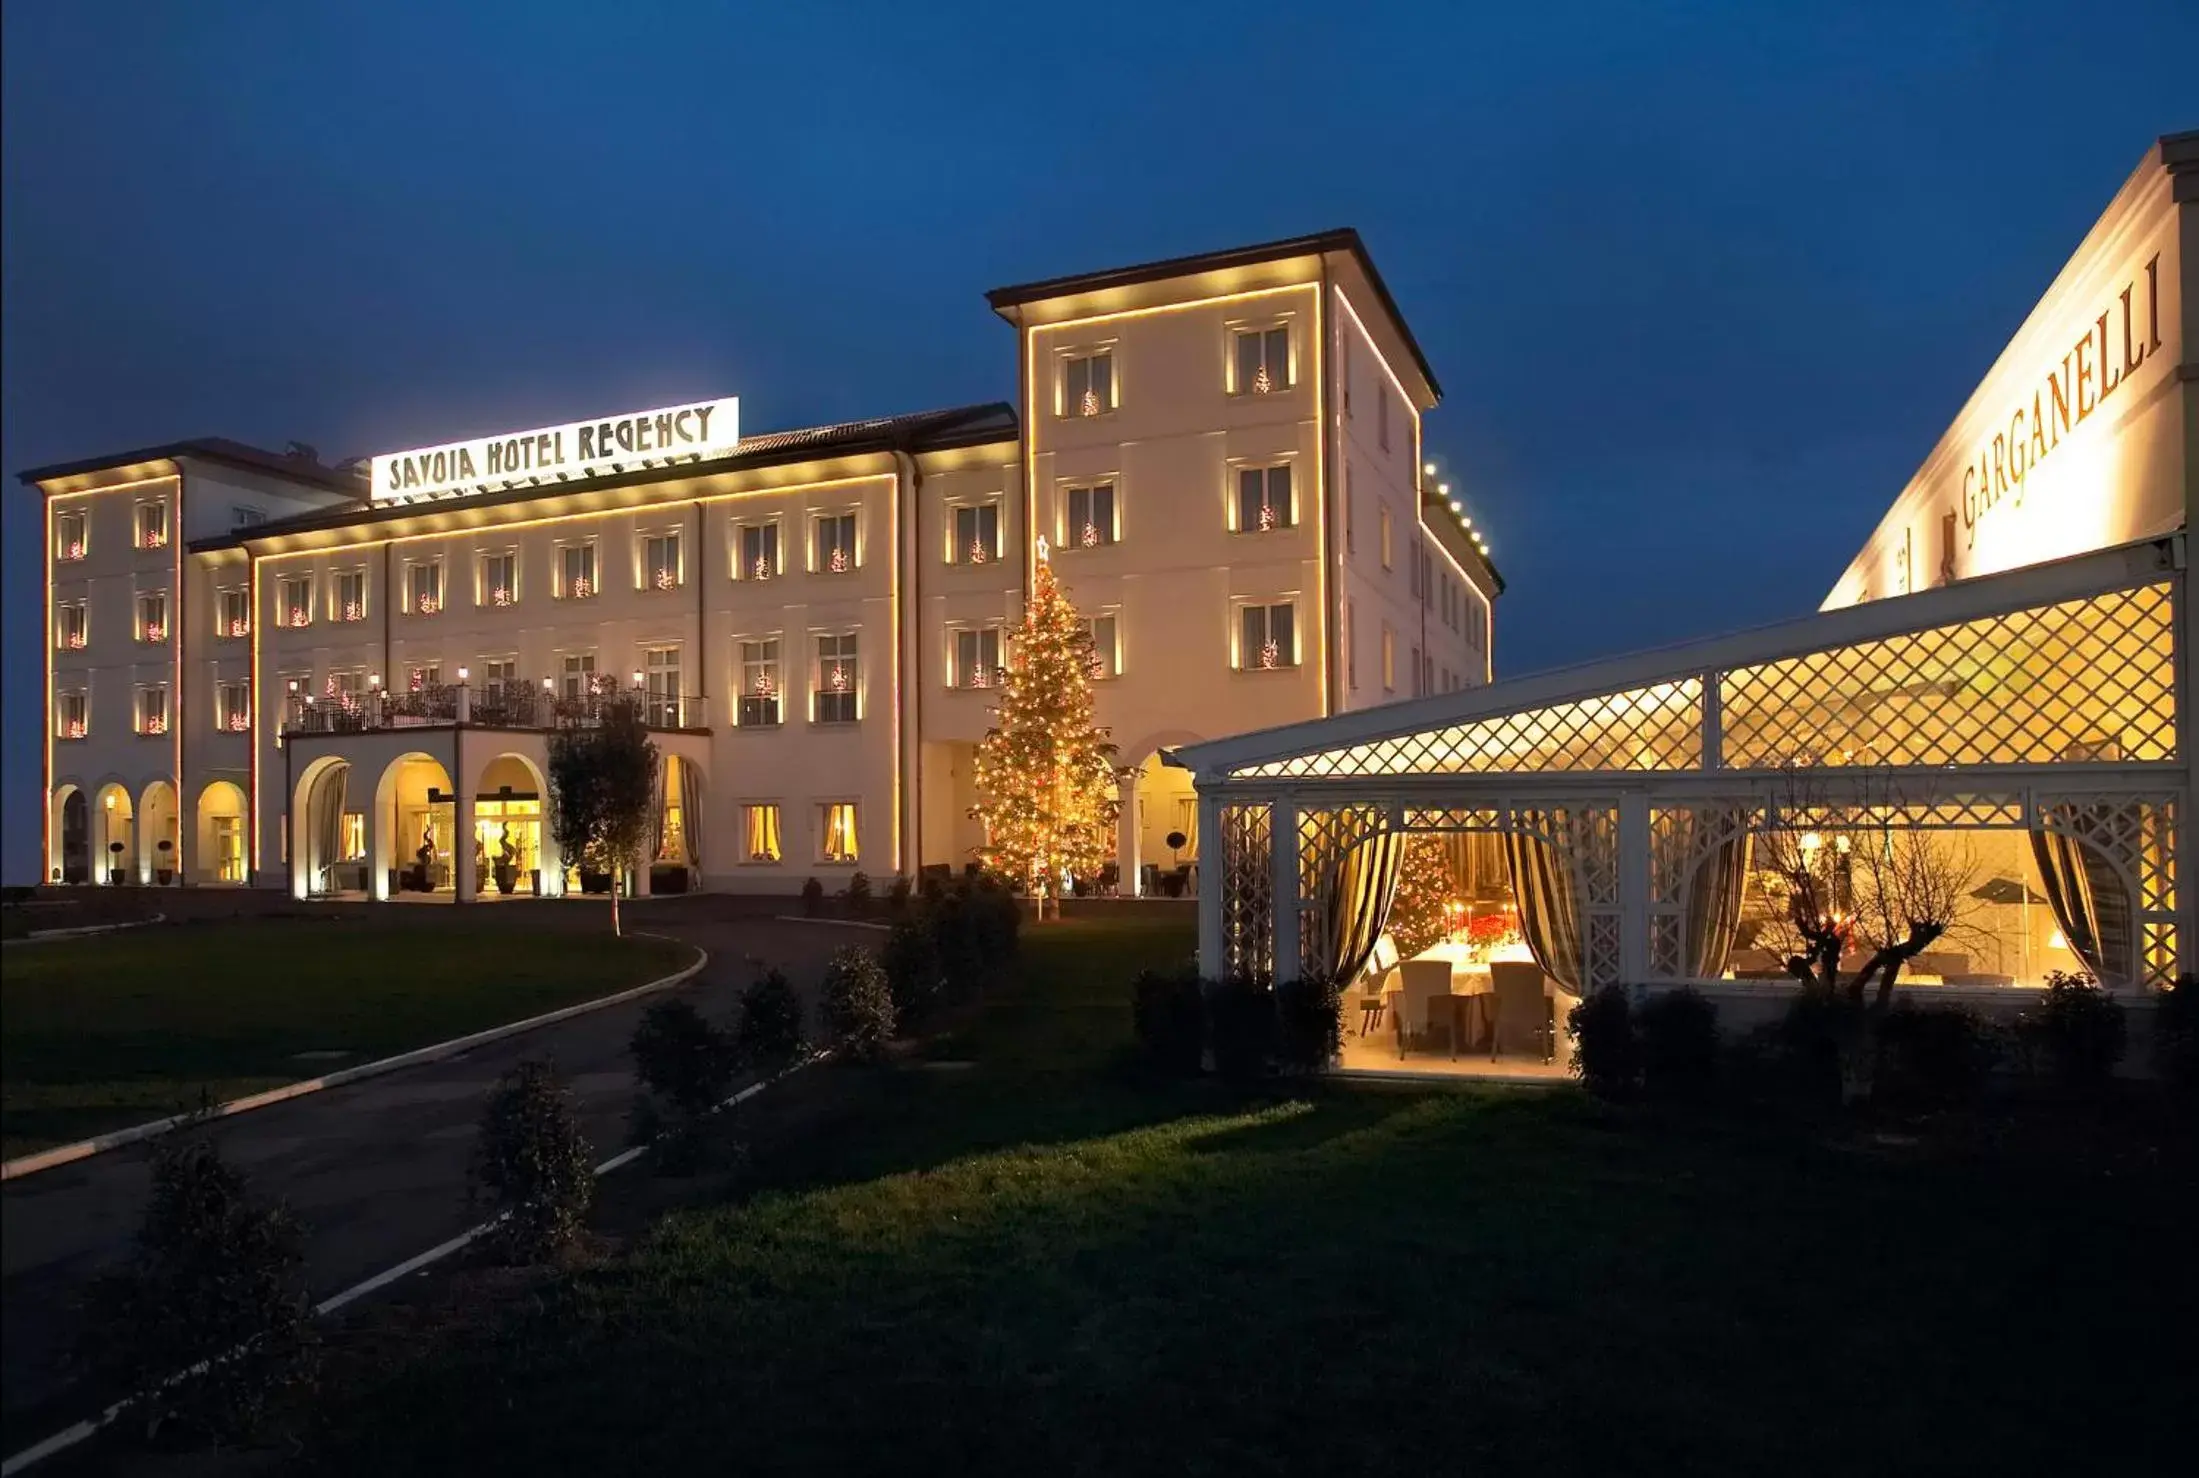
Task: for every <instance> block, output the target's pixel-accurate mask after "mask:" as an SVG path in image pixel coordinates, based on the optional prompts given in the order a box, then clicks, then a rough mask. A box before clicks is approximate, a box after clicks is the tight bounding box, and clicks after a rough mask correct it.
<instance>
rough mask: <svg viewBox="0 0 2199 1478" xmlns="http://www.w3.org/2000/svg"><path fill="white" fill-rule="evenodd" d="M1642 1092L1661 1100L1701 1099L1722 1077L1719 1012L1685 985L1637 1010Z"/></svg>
mask: <svg viewBox="0 0 2199 1478" xmlns="http://www.w3.org/2000/svg"><path fill="white" fill-rule="evenodd" d="M1634 1037H1635V1052H1636V1054H1637V1057H1638V1060H1639V1062H1640V1065H1641V1075H1642V1089H1643V1091H1644V1092H1646V1093H1648V1094H1650V1095H1651V1096H1653V1097H1657V1098H1670V1099H1680V1098H1701V1097H1702V1096H1703V1095H1705V1094H1706V1093H1708V1092H1709V1091H1710V1088H1711V1085H1712V1084H1713V1083H1714V1082H1715V1081H1716V1079H1717V1077H1718V1008H1717V1007H1716V1006H1713V1005H1712V1004H1711V1003H1710V1002H1709V1001H1708V1000H1706V999H1705V998H1704V997H1703V995H1702V993H1701V992H1699V991H1693V990H1689V989H1688V988H1687V987H1685V986H1682V987H1680V988H1679V989H1677V990H1668V991H1662V992H1659V993H1658V994H1656V995H1653V996H1651V997H1650V998H1649V999H1648V1000H1646V1001H1644V1002H1642V1004H1641V1005H1640V1006H1639V1007H1638V1008H1636V1009H1635V1012H1634Z"/></svg>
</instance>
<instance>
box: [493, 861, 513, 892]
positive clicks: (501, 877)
mask: <svg viewBox="0 0 2199 1478" xmlns="http://www.w3.org/2000/svg"><path fill="white" fill-rule="evenodd" d="M495 877H496V891H497V892H499V893H507V894H508V893H510V892H511V891H512V890H513V889H514V888H516V887H518V886H519V868H518V867H517V866H516V865H515V864H513V863H509V862H499V863H498V864H496V869H495Z"/></svg>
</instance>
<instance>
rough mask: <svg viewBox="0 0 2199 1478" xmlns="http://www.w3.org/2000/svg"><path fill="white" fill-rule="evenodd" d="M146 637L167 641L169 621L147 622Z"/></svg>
mask: <svg viewBox="0 0 2199 1478" xmlns="http://www.w3.org/2000/svg"><path fill="white" fill-rule="evenodd" d="M145 639H146V640H147V641H166V640H167V639H168V623H167V622H165V621H148V622H146V623H145Z"/></svg>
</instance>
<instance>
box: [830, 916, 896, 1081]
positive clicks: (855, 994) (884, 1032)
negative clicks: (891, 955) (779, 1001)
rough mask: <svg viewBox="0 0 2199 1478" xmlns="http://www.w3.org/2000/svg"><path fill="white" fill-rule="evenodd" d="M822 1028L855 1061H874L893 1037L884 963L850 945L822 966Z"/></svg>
mask: <svg viewBox="0 0 2199 1478" xmlns="http://www.w3.org/2000/svg"><path fill="white" fill-rule="evenodd" d="M824 1013H825V1029H826V1030H827V1031H829V1032H830V1033H831V1034H832V1045H833V1046H834V1047H836V1048H837V1049H838V1050H840V1051H841V1052H843V1053H845V1054H846V1055H847V1056H849V1057H851V1058H853V1059H855V1060H856V1061H857V1062H875V1061H877V1060H878V1058H879V1057H880V1056H881V1055H883V1054H884V1052H885V1050H886V1043H887V1042H889V1041H891V1040H892V1039H893V1027H894V1009H893V987H892V985H891V984H890V983H889V982H888V981H887V979H886V971H885V967H884V966H882V965H880V964H879V963H878V958H877V956H875V955H873V954H872V953H871V952H870V951H869V950H867V949H858V948H856V947H855V946H853V945H849V946H848V947H847V948H845V949H842V950H841V951H840V952H839V953H838V954H835V955H834V956H833V957H832V959H831V961H830V962H829V963H827V964H826V966H825V979H824Z"/></svg>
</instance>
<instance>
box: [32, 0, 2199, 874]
mask: <svg viewBox="0 0 2199 1478" xmlns="http://www.w3.org/2000/svg"><path fill="white" fill-rule="evenodd" d="M1194 11H1195V12H1196V14H1195V15H1194V14H1193V13H1192V12H1194ZM1347 15H1348V16H1350V17H1351V19H1350V20H1349V21H1348V22H1345V21H1340V20H1339V19H1338V17H1342V16H1347ZM4 16H5V19H4V28H5V29H4V37H0V41H4V49H0V57H4V68H5V95H4V120H0V148H4V151H5V194H4V202H0V205H4V215H0V222H4V232H5V304H4V309H5V311H4V315H0V324H4V335H5V345H4V356H5V357H4V365H0V394H4V405H0V469H4V470H5V473H6V479H7V481H6V487H7V489H8V492H7V494H6V497H5V504H6V524H5V535H6V541H5V547H6V561H7V563H6V568H5V582H4V591H5V639H6V644H7V645H6V653H5V664H4V666H5V684H6V686H5V706H6V712H7V723H6V725H5V727H4V730H0V734H4V751H5V786H6V789H5V798H6V827H5V838H4V855H5V870H6V876H7V880H8V881H10V882H19V881H28V880H29V879H30V878H31V877H32V876H34V875H35V871H36V861H35V858H36V838H37V835H38V825H37V820H36V816H37V806H38V779H39V767H38V745H39V742H40V734H39V720H38V717H37V714H38V712H39V692H38V683H39V672H40V658H39V646H38V643H39V641H40V640H41V639H42V633H41V630H40V615H39V612H40V589H41V586H40V581H41V574H40V563H41V558H42V552H41V549H40V542H41V541H40V539H39V537H38V532H37V530H38V523H37V518H36V497H35V494H33V493H32V492H30V491H29V490H27V489H24V488H22V487H20V486H19V485H18V484H17V483H16V482H15V474H16V473H17V472H19V471H21V470H22V469H23V468H26V467H31V466H36V465H39V464H41V463H47V462H53V461H60V460H66V459H75V458H79V457H88V456H93V455H96V454H100V453H105V452H111V451H117V450H122V449H125V448H129V447H135V446H144V445H149V444H153V443H157V442H162V441H167V440H171V439H176V438H182V437H188V436H202V435H222V436H231V437H236V438H238V439H240V440H244V441H249V442H253V443H256V444H258V445H262V446H266V447H271V448H278V449H279V448H280V447H281V446H282V445H283V444H284V442H286V441H288V440H293V439H295V440H300V441H305V442H309V443H311V444H313V445H314V446H316V447H318V448H319V449H320V451H321V454H322V457H323V460H325V461H330V462H333V461H335V460H336V459H338V458H340V457H345V456H351V455H356V454H362V453H371V452H374V451H381V450H391V449H395V448H401V447H407V446H415V445H421V444H425V443H430V442H438V441H446V440H451V439H454V438H458V437H462V436H470V435H475V434H480V433H486V432H489V431H495V430H501V429H513V428H522V427H528V426H535V425H546V424H550V423H554V422H562V421H568V420H573V419H576V418H579V417H581V416H585V415H590V414H594V413H599V412H610V411H617V410H630V409H633V408H636V407H640V406H649V405H658V404H665V403H669V402H674V401H681V400H688V399H698V398H703V397H708V396H714V395H721V394H738V395H739V396H741V397H742V401H743V404H742V407H741V410H742V422H743V425H744V426H745V427H748V428H750V429H752V430H755V431H763V430H770V429H776V428H780V427H788V426H800V425H809V424H814V423H817V422H822V421H831V420H837V419H844V418H849V417H855V416H864V415H876V414H884V413H889V412H896V411H906V410H913V409H918V408H922V407H928V406H940V405H952V404H958V403H962V402H968V401H978V400H990V399H995V398H1000V399H1012V398H1013V396H1014V373H1015V371H1014V366H1015V340H1014V336H1013V334H1012V332H1011V331H1010V330H1009V329H1008V328H1007V326H1006V325H1004V324H1002V323H1000V322H999V321H998V320H997V319H995V318H994V317H993V316H992V315H991V314H990V312H989V311H988V310H987V309H986V306H985V303H984V299H983V296H982V295H983V293H984V291H985V290H986V289H987V288H990V287H995V286H999V285H1001V284H1004V283H1010V282H1019V281H1024V280H1028V279H1032V278H1037V277H1045V276H1051V275H1056V274H1060V273H1066V272H1073V271H1081V270H1086V269H1093V268H1100V267H1108V266H1116V265H1121V264H1125V263H1130V262H1136V261H1143V260H1148V259H1151V258H1156V257H1164V256H1171V255H1176V254H1179V253H1185V252H1192V251H1202V250H1207V249H1211V248H1217V247H1224V246H1231V245H1236V244H1241V243H1245V242H1251V241H1259V240H1265V239H1269V238H1274V237H1281V236H1290V235H1296V234H1299V233H1303V232H1308V231H1314V230H1319V229H1324V228H1327V227H1331V226H1341V225H1351V226H1356V227H1358V228H1359V230H1360V232H1361V233H1362V234H1363V235H1364V236H1365V238H1366V240H1367V243H1368V245H1369V247H1370V249H1371V250H1372V252H1373V254H1374V257H1375V260H1376V262H1377V263H1378V264H1379V265H1380V267H1381V269H1382V272H1383V274H1384V276H1385V277H1386V278H1387V279H1388V281H1389V284H1390V286H1391V289H1392V290H1393V291H1394V292H1395V294H1396V296H1397V298H1398V301H1399V302H1400V304H1401V305H1402V307H1403V309H1404V311H1405V313H1406V315H1407V316H1408V318H1409V319H1410V320H1411V322H1412V324H1413V326H1414V329H1415V331H1416V332H1417V333H1418V335H1419V337H1420V340H1421V342H1422V344H1423V345H1424V346H1425V348H1426V350H1427V352H1428V355H1429V357H1430V359H1431V360H1432V361H1433V363H1434V365H1435V367H1436V371H1437V374H1438V375H1439V376H1440V377H1441V378H1442V380H1443V382H1444V385H1445V387H1446V389H1447V391H1448V398H1447V399H1446V401H1445V402H1444V404H1443V406H1442V407H1441V408H1440V409H1439V410H1438V411H1436V412H1435V414H1434V415H1433V416H1432V417H1431V418H1430V421H1429V434H1428V446H1429V448H1430V450H1431V451H1433V452H1435V453H1437V454H1439V455H1441V456H1442V457H1443V458H1444V459H1445V460H1446V461H1447V462H1448V463H1449V465H1450V466H1451V467H1452V468H1453V469H1455V473H1456V476H1455V477H1454V483H1456V484H1463V487H1464V490H1465V492H1464V496H1465V499H1466V501H1467V503H1468V505H1469V512H1471V513H1472V514H1473V515H1474V517H1475V519H1476V521H1477V523H1478V524H1480V525H1481V526H1483V527H1485V528H1486V529H1488V530H1489V531H1490V541H1491V552H1492V554H1493V555H1494V557H1495V558H1496V561H1497V563H1498V565H1499V567H1500V568H1501V569H1502V570H1503V572H1504V575H1505V577H1506V579H1507V580H1508V581H1509V582H1510V590H1509V592H1508V593H1507V594H1506V595H1505V597H1504V598H1503V600H1502V601H1501V602H1500V603H1499V605H1498V612H1497V664H1498V671H1499V675H1500V676H1502V675H1511V674H1518V673H1521V672H1526V671H1529V670H1532V669H1534V668H1538V667H1545V666H1549V665H1552V664H1556V663H1563V662H1571V661H1576V660H1580V659H1584V658H1588V657H1594V656H1599V655H1605V654H1610V653H1613V652H1618V651H1623V650H1629V649H1633V648H1639V647H1643V646H1650V645H1658V644H1662V643H1666V642H1670V641H1676V640H1681V639H1684V638H1687V637H1691V636H1698V635H1704V634H1708V633H1711V632H1716V631H1721V630H1727V629H1731V628H1734V627H1738V626H1745V625H1753V624H1758V623H1761V622H1764V621H1767V620H1773V619H1777V618H1780V617H1784V616H1789V615H1794V614H1798V613H1802V612H1806V611H1809V610H1812V609H1814V608H1815V607H1816V605H1817V603H1818V601H1819V600H1820V599H1821V598H1822V597H1823V595H1824V593H1825V591H1826V589H1827V588H1828V587H1829V586H1830V584H1831V582H1832V581H1833V579H1834V578H1835V576H1836V575H1837V574H1838V573H1839V571H1840V569H1841V568H1842V567H1843V566H1844V564H1845V563H1846V561H1847V559H1848V557H1849V556H1850V554H1851V553H1852V552H1853V551H1854V549H1855V547H1856V546H1857V545H1859V544H1860V543H1861V541H1862V540H1863V538H1864V536H1865V534H1866V533H1867V532H1868V530H1869V529H1870V527H1871V526H1872V524H1873V523H1874V522H1875V520H1876V519H1877V517H1878V515H1879V513H1880V512H1881V510H1882V509H1883V508H1884V506H1885V505H1886V504H1887V503H1888V502H1890V501H1891V499H1892V498H1893V496H1894V494H1895V493H1896V492H1897V491H1898V490H1899V489H1900V487H1901V485H1902V484H1903V482H1904V481H1905V480H1906V479H1907V477H1908V476H1909V474H1910V473H1911V472H1912V471H1913V470H1914V468H1915V466H1916V465H1917V463H1918V462H1919V461H1920V460H1921V459H1922V457H1923V455H1924V453H1925V452H1926V451H1927V450H1928V449H1929V447H1930V446H1931V444H1932V442H1933V441H1934V440H1935V439H1936V437H1937V436H1938V434H1939V432H1940V431H1941V430H1942V429H1943V428H1944V427H1945V425H1946V424H1947V422H1948V420H1949V419H1950V418H1951V417H1952V415H1953V413H1954V411H1955V410H1956V408H1957V407H1958V406H1959V405H1960V404H1961V402H1962V400H1963V399H1964V398H1965V396H1966V395H1967V394H1968V393H1969V391H1970V389H1971V388H1972V386H1973V385H1974V384H1975V383H1976V382H1977V380H1978V378H1979V377H1980V375H1981V374H1982V373H1983V371H1984V369H1985V368H1986V366H1987V365H1988V364H1989V363H1990V362H1991V361H1992V359H1993V357H1994V355H1995V354H1996V353H1998V352H1999V349H2000V347H2001V346H2002V344H2003V343H2005V342H2006V340H2007V338H2008V336H2009V335H2010V334H2011V333H2012V332H2013V331H2014V329H2015V327H2016V325H2017V324H2018V323H2019V322H2020V321H2021V319H2022V317H2023V315H2024V313H2025V312H2026V311H2027V310H2028V309H2029V308H2030V306H2031V305H2032V303H2033V302H2034V301H2035V300H2036V299H2037V298H2038V296H2039V295H2040V293H2041V292H2042V291H2043V290H2044V289H2045V287H2046V285H2047V283H2048V281H2049V280H2050V279H2051V277H2052V275H2053V273H2054V272H2055V270H2056V269H2057V268H2058V267H2059V266H2060V265H2061V263H2062V262H2063V260H2064V259H2065V258H2066V257H2067V256H2068V254H2069V253H2070V252H2071V251H2072V250H2073V249H2074V248H2075V246H2076V245H2077V242H2078V240H2079V239H2080V238H2081V236H2082V235H2083V233H2084V231H2085V230H2086V228H2087V227H2088V226H2089V225H2090V224H2091V222H2092V220H2093V219H2094V217H2095V216H2096V215H2097V214H2098V213H2099V211H2100V210H2101V208H2102V207H2103V206H2104V205H2105V204H2106V203H2107V200H2108V198H2109V197H2110V196H2111V195H2112V194H2113V193H2114V191H2115V189H2116V188H2117V187H2118V186H2119V185H2120V184H2121V183H2122V181H2123V179H2124V178H2125V176H2126V175H2127V174H2128V173H2129V171H2130V170H2131V169H2132V167H2133V166H2135V164H2136V163H2137V161H2138V158H2139V156H2140V154H2141V153H2142V152H2143V150H2144V149H2145V148H2146V146H2147V145H2148V144H2149V143H2150V141H2151V140H2152V139H2154V138H2155V137H2156V136H2158V135H2160V134H2163V133H2168V132H2173V131H2176V130H2178V129H2184V128H2191V127H2194V126H2199V63H2195V61H2194V58H2199V6H2195V5H2192V4H2190V3H2188V0H2162V3H2157V4H2148V3H2135V4H2090V5H2079V4H2077V3H2074V0H2055V3H2051V4H2046V3H2033V0H1993V3H1984V4H1975V5H1935V4H1930V3H1906V4H1900V5H1891V6H1878V5H1841V6H1831V5H1824V6H1819V5H1766V4H1761V3H1751V4H1736V5H1730V6H1721V5H1700V4H1690V5H1655V6H1642V5H1636V4H1632V3H1622V0H1606V3H1602V4H1576V3H1566V0H1559V3H1539V4H1533V5H1518V6H1505V7H1489V6H1475V7H1464V6H1456V7H1442V8H1441V9H1440V12H1439V10H1438V8H1437V7H1433V6H1426V5H1410V6H1408V5H1389V4H1370V3H1361V4H1355V5H1351V6H1339V5H1335V4H1320V5H1316V4H1310V3H1297V0H1268V3H1265V4H1259V5H1245V6H1229V7H1222V6H1196V7H1194V6H1191V5H1180V4H1161V5H1154V6H1150V7H1148V6H1143V5H1139V4H1133V3H1128V0H1100V3H1082V4H1054V5H1002V6H997V7H991V6H988V7H978V6H974V5H973V6H965V7H960V8H957V7H953V6H949V5H942V6H937V7H934V6H926V5H909V4H906V3H891V4H877V5H864V6H848V5H829V4H795V5H774V6H769V7H756V8H755V9H753V10H750V9H748V8H746V7H740V6H719V5H699V4H698V5H691V6H674V5H655V4H642V3H635V0H627V3H623V4H620V5H617V6H579V5H571V4H564V3H558V0H534V3H529V4H514V5H510V6H487V5H458V4H450V5H420V6H412V5H403V4H396V3H382V4H366V5H358V6H338V5H335V4H314V5H297V4H294V3H279V4H265V5H244V4H212V3H206V4H200V3H193V4H188V5H179V4H175V3H172V0H145V3H140V4H113V3H99V0H66V3H64V0H16V3H11V4H9V5H7V7H6V9H5V12H4ZM1469 16H1470V18H1469Z"/></svg>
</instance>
